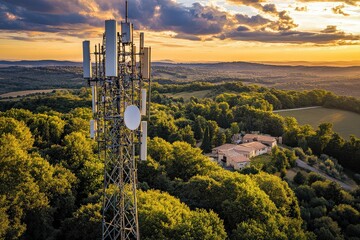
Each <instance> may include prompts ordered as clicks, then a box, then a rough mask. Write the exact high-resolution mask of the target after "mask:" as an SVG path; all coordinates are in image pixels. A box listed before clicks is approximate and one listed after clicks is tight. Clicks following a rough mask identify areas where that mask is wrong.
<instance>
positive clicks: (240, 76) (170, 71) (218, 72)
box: [0, 60, 360, 97]
mask: <svg viewBox="0 0 360 240" xmlns="http://www.w3.org/2000/svg"><path fill="white" fill-rule="evenodd" d="M298 63H302V62H298ZM285 64H286V63H282V64H281V65H275V63H251V62H218V63H174V62H170V61H158V62H153V63H152V76H153V77H152V80H154V81H157V82H160V83H163V84H166V83H189V82H193V81H196V82H212V83H220V82H229V81H232V82H233V81H240V82H243V83H245V84H257V85H260V86H264V87H270V88H278V89H286V90H311V89H325V90H328V91H333V92H335V93H336V94H338V95H345V96H354V97H360V66H340V67H339V66H318V65H316V66H306V65H294V62H289V65H285ZM81 65H82V64H81V63H80V62H71V61H56V60H41V61H0V94H1V93H6V92H12V91H23V90H38V89H53V88H78V87H80V86H84V85H85V81H83V79H82V69H81Z"/></svg>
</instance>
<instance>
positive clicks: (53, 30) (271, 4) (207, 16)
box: [0, 0, 360, 62]
mask: <svg viewBox="0 0 360 240" xmlns="http://www.w3.org/2000/svg"><path fill="white" fill-rule="evenodd" d="M128 2H129V21H131V22H133V23H134V27H135V30H136V34H135V41H137V38H138V32H139V31H140V30H141V31H143V32H144V33H145V42H146V45H147V46H151V47H152V60H154V61H159V60H172V61H177V62H209V61H274V62H276V61H281V62H284V61H360V0H359V1H358V0H344V1H334V0H285V1H278V0H276V1H267V0H129V1H128ZM124 7H125V0H0V60H36V59H55V60H71V61H81V60H82V59H81V58H82V48H81V43H82V41H83V40H90V41H91V44H92V45H95V44H96V43H99V42H100V41H101V36H102V34H103V31H104V21H105V20H107V19H116V20H118V22H120V21H123V20H124V15H125V14H124V13H125V10H124Z"/></svg>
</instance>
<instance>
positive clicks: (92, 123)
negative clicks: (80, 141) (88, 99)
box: [90, 119, 97, 139]
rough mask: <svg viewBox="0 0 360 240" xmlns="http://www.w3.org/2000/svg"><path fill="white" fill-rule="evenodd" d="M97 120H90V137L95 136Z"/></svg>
mask: <svg viewBox="0 0 360 240" xmlns="http://www.w3.org/2000/svg"><path fill="white" fill-rule="evenodd" d="M96 128H97V122H96V120H94V119H91V120H90V138H91V139H94V138H95V136H96Z"/></svg>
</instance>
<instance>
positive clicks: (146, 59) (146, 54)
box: [141, 47, 151, 79]
mask: <svg viewBox="0 0 360 240" xmlns="http://www.w3.org/2000/svg"><path fill="white" fill-rule="evenodd" d="M150 61H151V48H149V47H144V50H143V54H142V55H141V75H142V77H143V78H144V79H150V70H151V64H150Z"/></svg>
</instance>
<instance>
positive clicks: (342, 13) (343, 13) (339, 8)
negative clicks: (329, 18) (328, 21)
mask: <svg viewBox="0 0 360 240" xmlns="http://www.w3.org/2000/svg"><path fill="white" fill-rule="evenodd" d="M344 7H345V5H344V4H342V5H339V6H336V7H333V8H331V10H332V11H333V13H335V14H341V15H344V16H350V15H349V14H347V13H345V12H344V11H343V10H342V9H343V8H344Z"/></svg>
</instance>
